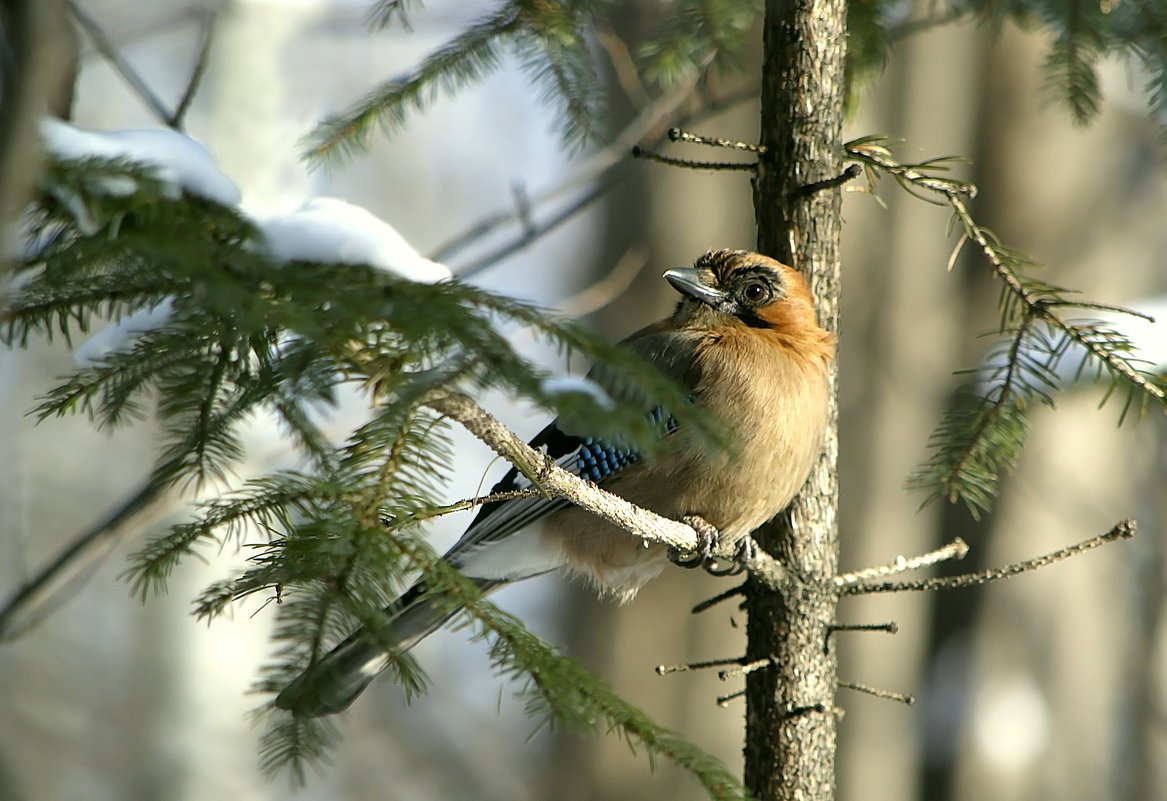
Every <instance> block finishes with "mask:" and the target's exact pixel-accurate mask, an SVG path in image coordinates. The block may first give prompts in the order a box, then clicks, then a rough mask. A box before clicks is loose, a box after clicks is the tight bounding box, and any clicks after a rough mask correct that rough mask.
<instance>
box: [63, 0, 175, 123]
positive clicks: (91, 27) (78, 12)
mask: <svg viewBox="0 0 1167 801" xmlns="http://www.w3.org/2000/svg"><path fill="white" fill-rule="evenodd" d="M69 10H70V11H71V12H73V17H74V18H75V19H76V20H77V22H78V23H79V24H80V25H81V27H82V28H84V29H85V32H86V33H87V34H89V38H90V39H91V40H92V41H93V46H94V47H96V48H97V50H98V52H99V53H101V55H102V56H104V57H105V60H106V61H108V62H109V64H110V66H111V67H113V68H114V70H116V71H117V73H118V74H119V75H121V76H122V79H123V80H124V81H125V82H126V83H127V84H129V86H130V88H131V89H132V90H133V91H134V94H136V95H137V96H138V97H140V98H141V99H142V102H143V103H145V104H146V107H147V108H148V109H150V111H151V112H152V113H153V114H154V116H155V117H157V118H158V121H159V122H161V123H162V124H163V125H166V126H170V127H174V126H173V125H171V120H172V119H173V115H172V114H171V112H170V109H168V108H167V107H166V104H165V103H163V102H162V98H160V97H158V95H157V94H155V92H154V90H153V89H151V88H150V85H149V84H147V83H146V81H145V80H144V79H143V78H142V76H141V75H139V74H138V72H137V70H135V69H134V68H133V67H132V66H131V65H130V63H129V62H128V61H126V60H125V58H124V57H123V56H122V54H121V53H120V52H119V51H118V49H117V46H116V45H114V43H113V40H112V39H110V38H109V35H108V34H107V33H106V32H105V30H104V29H103V28H102V27H101V25H100V24H99V23H98V22H97V20H96V19H94V18H93V17H91V16H90V15H89V14H88V13H86V12H85V11H84V10H83V9H82V8H81V7H80V6H79V5H77V3H76V2H75V0H70V3H69Z"/></svg>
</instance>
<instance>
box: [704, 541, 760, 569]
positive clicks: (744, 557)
mask: <svg viewBox="0 0 1167 801" xmlns="http://www.w3.org/2000/svg"><path fill="white" fill-rule="evenodd" d="M757 555H758V544H757V543H756V542H754V538H753V537H751V536H750V535H749V534H747V535H746V536H744V537H742V538H741V539H740V540H738V544H737V551H736V552H735V553H734V555H733V558H732V559H730V560H729V562H728V563H727V564H726V565H725V566H724V567H723V566H721V565H720V564H718V560H717V559H716V558H710V559H707V560H706V562H705V572H706V573H708V574H709V575H711V576H736V575H738V574H739V573H741V572H743V571H744V570H745V569H746V568H748V567H749V566H750V563H751V562H753V561H754V558H755V557H757Z"/></svg>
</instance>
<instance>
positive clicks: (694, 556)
mask: <svg viewBox="0 0 1167 801" xmlns="http://www.w3.org/2000/svg"><path fill="white" fill-rule="evenodd" d="M681 522H682V523H684V524H685V525H687V526H689V527H690V528H691V529H693V530H694V531H695V532H697V548H696V549H695V550H694V551H692V552H688V551H680V550H678V549H676V548H669V561H670V562H672V563H673V564H674V565H676V566H677V567H684V568H687V569H691V568H694V567H706V569H708V564H709V562H710V560H711V559H712V558H713V549H714V547H715V546H716V545H717V541H718V539H719V538H720V537H721V533H720V532H718V530H717V529H716V528H714V526H713V524H712V523H710V522H709V521H708V520H706V519H705V518H703V517H698V516H697V515H685V516H684V517H682V518H681Z"/></svg>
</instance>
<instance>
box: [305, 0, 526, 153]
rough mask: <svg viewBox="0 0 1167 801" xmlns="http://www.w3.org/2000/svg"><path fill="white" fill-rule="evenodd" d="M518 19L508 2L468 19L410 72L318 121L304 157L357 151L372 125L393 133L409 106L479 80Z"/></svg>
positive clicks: (364, 143)
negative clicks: (473, 20) (468, 23)
mask: <svg viewBox="0 0 1167 801" xmlns="http://www.w3.org/2000/svg"><path fill="white" fill-rule="evenodd" d="M519 24H520V15H519V12H518V11H517V10H516V9H515V8H514V7H512V6H511V5H507V6H505V7H504V8H503V9H502V10H500V11H499V12H497V13H496V14H494V15H492V16H490V17H487V18H485V19H483V20H481V21H479V22H478V23H476V24H474V25H471V26H470V27H468V28H467V29H466V30H464V31H463V32H462V33H460V34H459V35H458V36H457V37H455V38H454V39H453V40H452V41H450V42H449V43H447V44H446V45H445V46H444V47H442V48H440V49H438V50H437V51H435V52H434V53H432V54H430V55H429V56H428V57H427V58H426V59H425V60H424V61H423V62H422V63H421V64H420V65H419V66H418V68H417V69H416V70H415V71H414V72H413V73H411V74H409V75H406V76H404V77H402V78H399V79H396V80H392V81H388V82H386V83H383V84H381V86H379V87H378V88H377V89H375V90H373V92H371V93H370V94H369V95H367V96H366V97H365V98H364V99H363V100H361V101H359V102H358V103H357V104H356V105H354V106H353V107H352V108H351V109H350V110H349V111H347V112H346V113H344V114H341V115H339V116H335V117H330V118H328V119H325V120H324V121H323V122H321V123H320V124H319V125H318V126H317V127H316V130H315V131H314V132H313V133H312V134H311V136H310V137H309V138H308V156H309V158H311V159H315V160H321V159H326V158H338V157H343V156H352V155H355V154H357V153H360V152H362V151H364V150H365V149H366V148H367V147H368V143H369V138H370V135H371V134H372V130H373V128H374V126H380V127H381V128H382V130H384V131H385V132H386V133H390V134H392V133H395V132H397V131H398V130H399V129H400V128H401V127H402V126H404V124H405V122H406V120H407V118H408V114H409V111H410V110H411V109H412V110H415V111H424V110H425V109H426V108H427V107H428V106H429V105H430V104H432V103H433V102H434V101H435V100H436V99H437V96H438V92H439V91H444V92H449V93H452V92H456V91H458V90H460V89H463V88H465V87H466V86H467V85H468V84H472V83H477V82H479V81H481V80H482V79H483V78H485V77H486V76H487V75H489V74H491V73H493V72H494V71H495V70H497V69H498V67H499V60H500V55H501V54H500V46H501V45H502V44H503V43H504V42H505V41H506V40H507V39H508V38H509V37H510V36H511V35H512V34H513V33H514V32H515V31H516V30H517V29H518V27H519Z"/></svg>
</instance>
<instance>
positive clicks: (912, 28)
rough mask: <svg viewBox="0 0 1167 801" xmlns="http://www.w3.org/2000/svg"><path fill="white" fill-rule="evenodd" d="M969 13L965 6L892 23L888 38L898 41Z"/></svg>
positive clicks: (890, 40)
mask: <svg viewBox="0 0 1167 801" xmlns="http://www.w3.org/2000/svg"><path fill="white" fill-rule="evenodd" d="M967 13H968V12H967V11H966V10H965V9H963V8H953V9H951V10H949V11H944V12H940V13H934V14H929V15H928V16H926V17H918V18H916V19H907V20H904V21H903V22H901V23H899V24H898V25H892V26H891V27H889V28H888V29H887V40H888V41H889V42H893V43H894V42H898V41H899V40H900V39H904V38H906V37H908V36H912V35H914V34H917V33H922V32H923V31H928V30H931V29H932V28H936V27H939V26H941V25H947V24H948V23H950V22H956V21H957V20H959V19H960V18H961V17H963V16H965V15H966V14H967Z"/></svg>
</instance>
